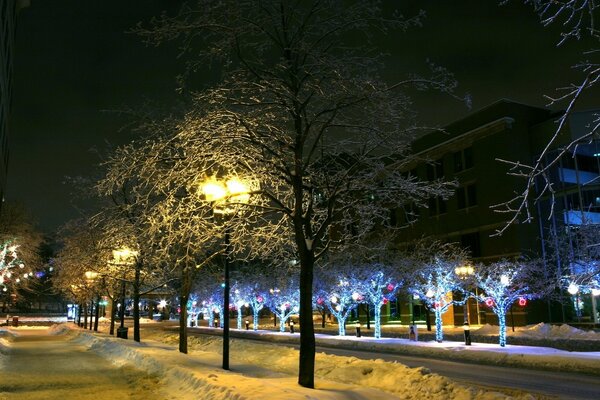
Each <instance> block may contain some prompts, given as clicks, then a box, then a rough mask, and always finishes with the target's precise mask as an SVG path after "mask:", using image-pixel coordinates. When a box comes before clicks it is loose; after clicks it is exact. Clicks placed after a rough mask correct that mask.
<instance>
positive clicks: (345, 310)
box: [315, 267, 363, 336]
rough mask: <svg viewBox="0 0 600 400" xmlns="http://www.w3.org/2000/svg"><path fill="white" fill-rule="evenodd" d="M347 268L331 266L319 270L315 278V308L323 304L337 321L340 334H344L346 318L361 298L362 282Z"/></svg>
mask: <svg viewBox="0 0 600 400" xmlns="http://www.w3.org/2000/svg"><path fill="white" fill-rule="evenodd" d="M350 271H351V269H349V268H343V267H342V268H331V269H329V270H328V271H327V272H326V271H321V272H320V274H319V276H318V277H317V279H316V282H317V290H315V297H316V306H317V308H319V307H322V306H325V307H327V308H328V309H329V311H330V312H331V314H333V316H334V317H335V318H336V319H337V321H338V332H339V335H340V336H345V335H346V320H347V319H348V316H350V313H351V312H352V310H354V309H355V308H356V307H357V306H358V302H360V301H362V300H363V295H362V294H361V291H362V290H363V282H362V281H360V280H358V279H357V278H356V277H355V276H353V275H352V274H351V273H350Z"/></svg>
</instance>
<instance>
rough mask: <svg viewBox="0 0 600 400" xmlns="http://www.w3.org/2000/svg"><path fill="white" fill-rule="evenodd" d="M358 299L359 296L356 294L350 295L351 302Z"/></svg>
mask: <svg viewBox="0 0 600 400" xmlns="http://www.w3.org/2000/svg"><path fill="white" fill-rule="evenodd" d="M359 297H360V294H358V293H356V292H354V293H352V300H354V301H357V300H358V298H359Z"/></svg>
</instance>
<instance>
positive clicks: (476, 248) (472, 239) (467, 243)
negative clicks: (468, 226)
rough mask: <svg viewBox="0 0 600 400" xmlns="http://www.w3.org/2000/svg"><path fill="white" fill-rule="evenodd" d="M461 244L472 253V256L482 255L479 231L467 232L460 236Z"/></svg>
mask: <svg viewBox="0 0 600 400" xmlns="http://www.w3.org/2000/svg"><path fill="white" fill-rule="evenodd" d="M460 244H461V246H462V247H463V248H465V249H466V250H468V251H469V252H470V253H471V257H481V242H480V241H479V232H474V233H467V234H466V235H461V236H460Z"/></svg>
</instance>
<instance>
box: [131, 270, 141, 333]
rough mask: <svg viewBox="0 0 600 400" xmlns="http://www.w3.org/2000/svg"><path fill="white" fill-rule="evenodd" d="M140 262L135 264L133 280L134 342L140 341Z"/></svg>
mask: <svg viewBox="0 0 600 400" xmlns="http://www.w3.org/2000/svg"><path fill="white" fill-rule="evenodd" d="M141 268H142V266H141V263H140V262H139V261H136V263H135V278H134V280H133V340H135V341H136V342H139V341H140V270H141Z"/></svg>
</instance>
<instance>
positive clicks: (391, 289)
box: [353, 263, 400, 339]
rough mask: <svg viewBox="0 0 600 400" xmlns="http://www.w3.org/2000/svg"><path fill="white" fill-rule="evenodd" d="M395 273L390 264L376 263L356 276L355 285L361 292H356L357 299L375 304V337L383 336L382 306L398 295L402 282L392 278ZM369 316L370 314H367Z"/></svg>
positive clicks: (364, 268) (365, 267) (354, 294)
mask: <svg viewBox="0 0 600 400" xmlns="http://www.w3.org/2000/svg"><path fill="white" fill-rule="evenodd" d="M392 276H393V273H392V270H391V268H390V267H389V266H387V265H384V264H378V263H374V264H371V265H369V266H368V267H367V266H364V267H363V272H362V273H361V274H359V275H356V276H355V278H354V279H355V285H356V287H357V288H360V289H359V290H360V292H362V294H361V293H359V292H358V291H357V292H354V293H353V296H355V297H356V296H358V297H357V300H358V301H360V300H364V302H367V303H369V304H370V305H371V306H373V316H374V321H375V332H374V337H375V338H376V339H379V338H381V308H382V307H383V306H384V305H386V304H387V303H388V302H389V301H390V300H393V299H394V298H395V297H396V292H397V291H398V289H399V288H400V283H399V282H398V281H396V280H395V279H394V278H392ZM367 318H368V316H367Z"/></svg>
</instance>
